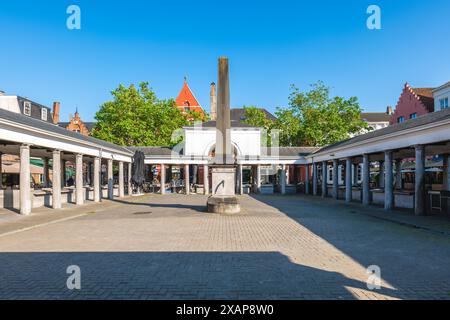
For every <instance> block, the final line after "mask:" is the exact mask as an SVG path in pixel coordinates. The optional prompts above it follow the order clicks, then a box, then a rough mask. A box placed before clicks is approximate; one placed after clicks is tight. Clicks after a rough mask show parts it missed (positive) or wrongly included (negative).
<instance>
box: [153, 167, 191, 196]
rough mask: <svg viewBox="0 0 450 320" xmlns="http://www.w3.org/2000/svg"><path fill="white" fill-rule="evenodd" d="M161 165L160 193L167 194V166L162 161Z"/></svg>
mask: <svg viewBox="0 0 450 320" xmlns="http://www.w3.org/2000/svg"><path fill="white" fill-rule="evenodd" d="M159 167H160V170H161V172H160V177H161V178H160V181H159V184H160V186H161V187H160V190H159V193H161V194H166V166H165V165H164V164H163V163H161V164H160V166H159ZM185 177H186V175H185Z"/></svg>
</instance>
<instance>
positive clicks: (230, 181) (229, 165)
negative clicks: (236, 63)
mask: <svg viewBox="0 0 450 320" xmlns="http://www.w3.org/2000/svg"><path fill="white" fill-rule="evenodd" d="M218 77H219V79H218V82H217V119H216V148H215V157H214V160H213V164H211V165H210V167H211V171H212V195H211V196H210V197H209V198H208V201H207V206H208V211H209V212H215V213H222V214H232V213H238V212H240V206H239V202H238V200H237V197H236V195H235V186H236V164H235V160H234V156H233V150H232V147H231V131H230V127H231V122H230V83H229V74H228V58H226V57H220V58H219V76H218Z"/></svg>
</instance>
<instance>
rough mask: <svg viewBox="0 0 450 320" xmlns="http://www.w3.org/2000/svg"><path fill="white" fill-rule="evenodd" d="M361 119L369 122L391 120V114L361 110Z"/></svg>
mask: <svg viewBox="0 0 450 320" xmlns="http://www.w3.org/2000/svg"><path fill="white" fill-rule="evenodd" d="M361 119H362V120H364V121H367V122H389V120H390V119H391V115H390V114H387V113H386V112H361Z"/></svg>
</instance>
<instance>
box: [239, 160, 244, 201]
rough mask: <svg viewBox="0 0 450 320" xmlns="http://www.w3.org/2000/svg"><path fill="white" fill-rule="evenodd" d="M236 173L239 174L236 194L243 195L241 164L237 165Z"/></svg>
mask: <svg viewBox="0 0 450 320" xmlns="http://www.w3.org/2000/svg"><path fill="white" fill-rule="evenodd" d="M238 173H239V189H238V194H243V193H244V185H243V183H244V182H243V181H244V180H243V179H244V177H243V171H242V164H239V165H238Z"/></svg>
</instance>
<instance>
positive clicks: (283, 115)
mask: <svg viewBox="0 0 450 320" xmlns="http://www.w3.org/2000/svg"><path fill="white" fill-rule="evenodd" d="M275 114H276V116H277V121H276V124H275V127H276V128H277V129H279V130H280V145H284V146H324V145H327V144H331V143H335V142H338V141H341V140H343V139H346V138H349V137H350V136H352V135H353V134H357V133H359V132H361V130H364V129H366V130H367V129H368V126H367V123H366V122H364V121H363V120H362V119H361V107H360V106H359V103H358V99H357V98H356V97H351V98H349V99H345V98H342V97H338V96H335V97H330V89H329V87H327V86H325V85H324V84H323V83H322V82H320V81H319V82H317V83H315V84H313V85H311V89H310V90H309V91H306V92H302V91H300V90H299V89H298V88H297V87H295V86H292V91H291V94H290V96H289V106H288V107H286V108H278V109H277V111H276V113H275Z"/></svg>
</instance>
